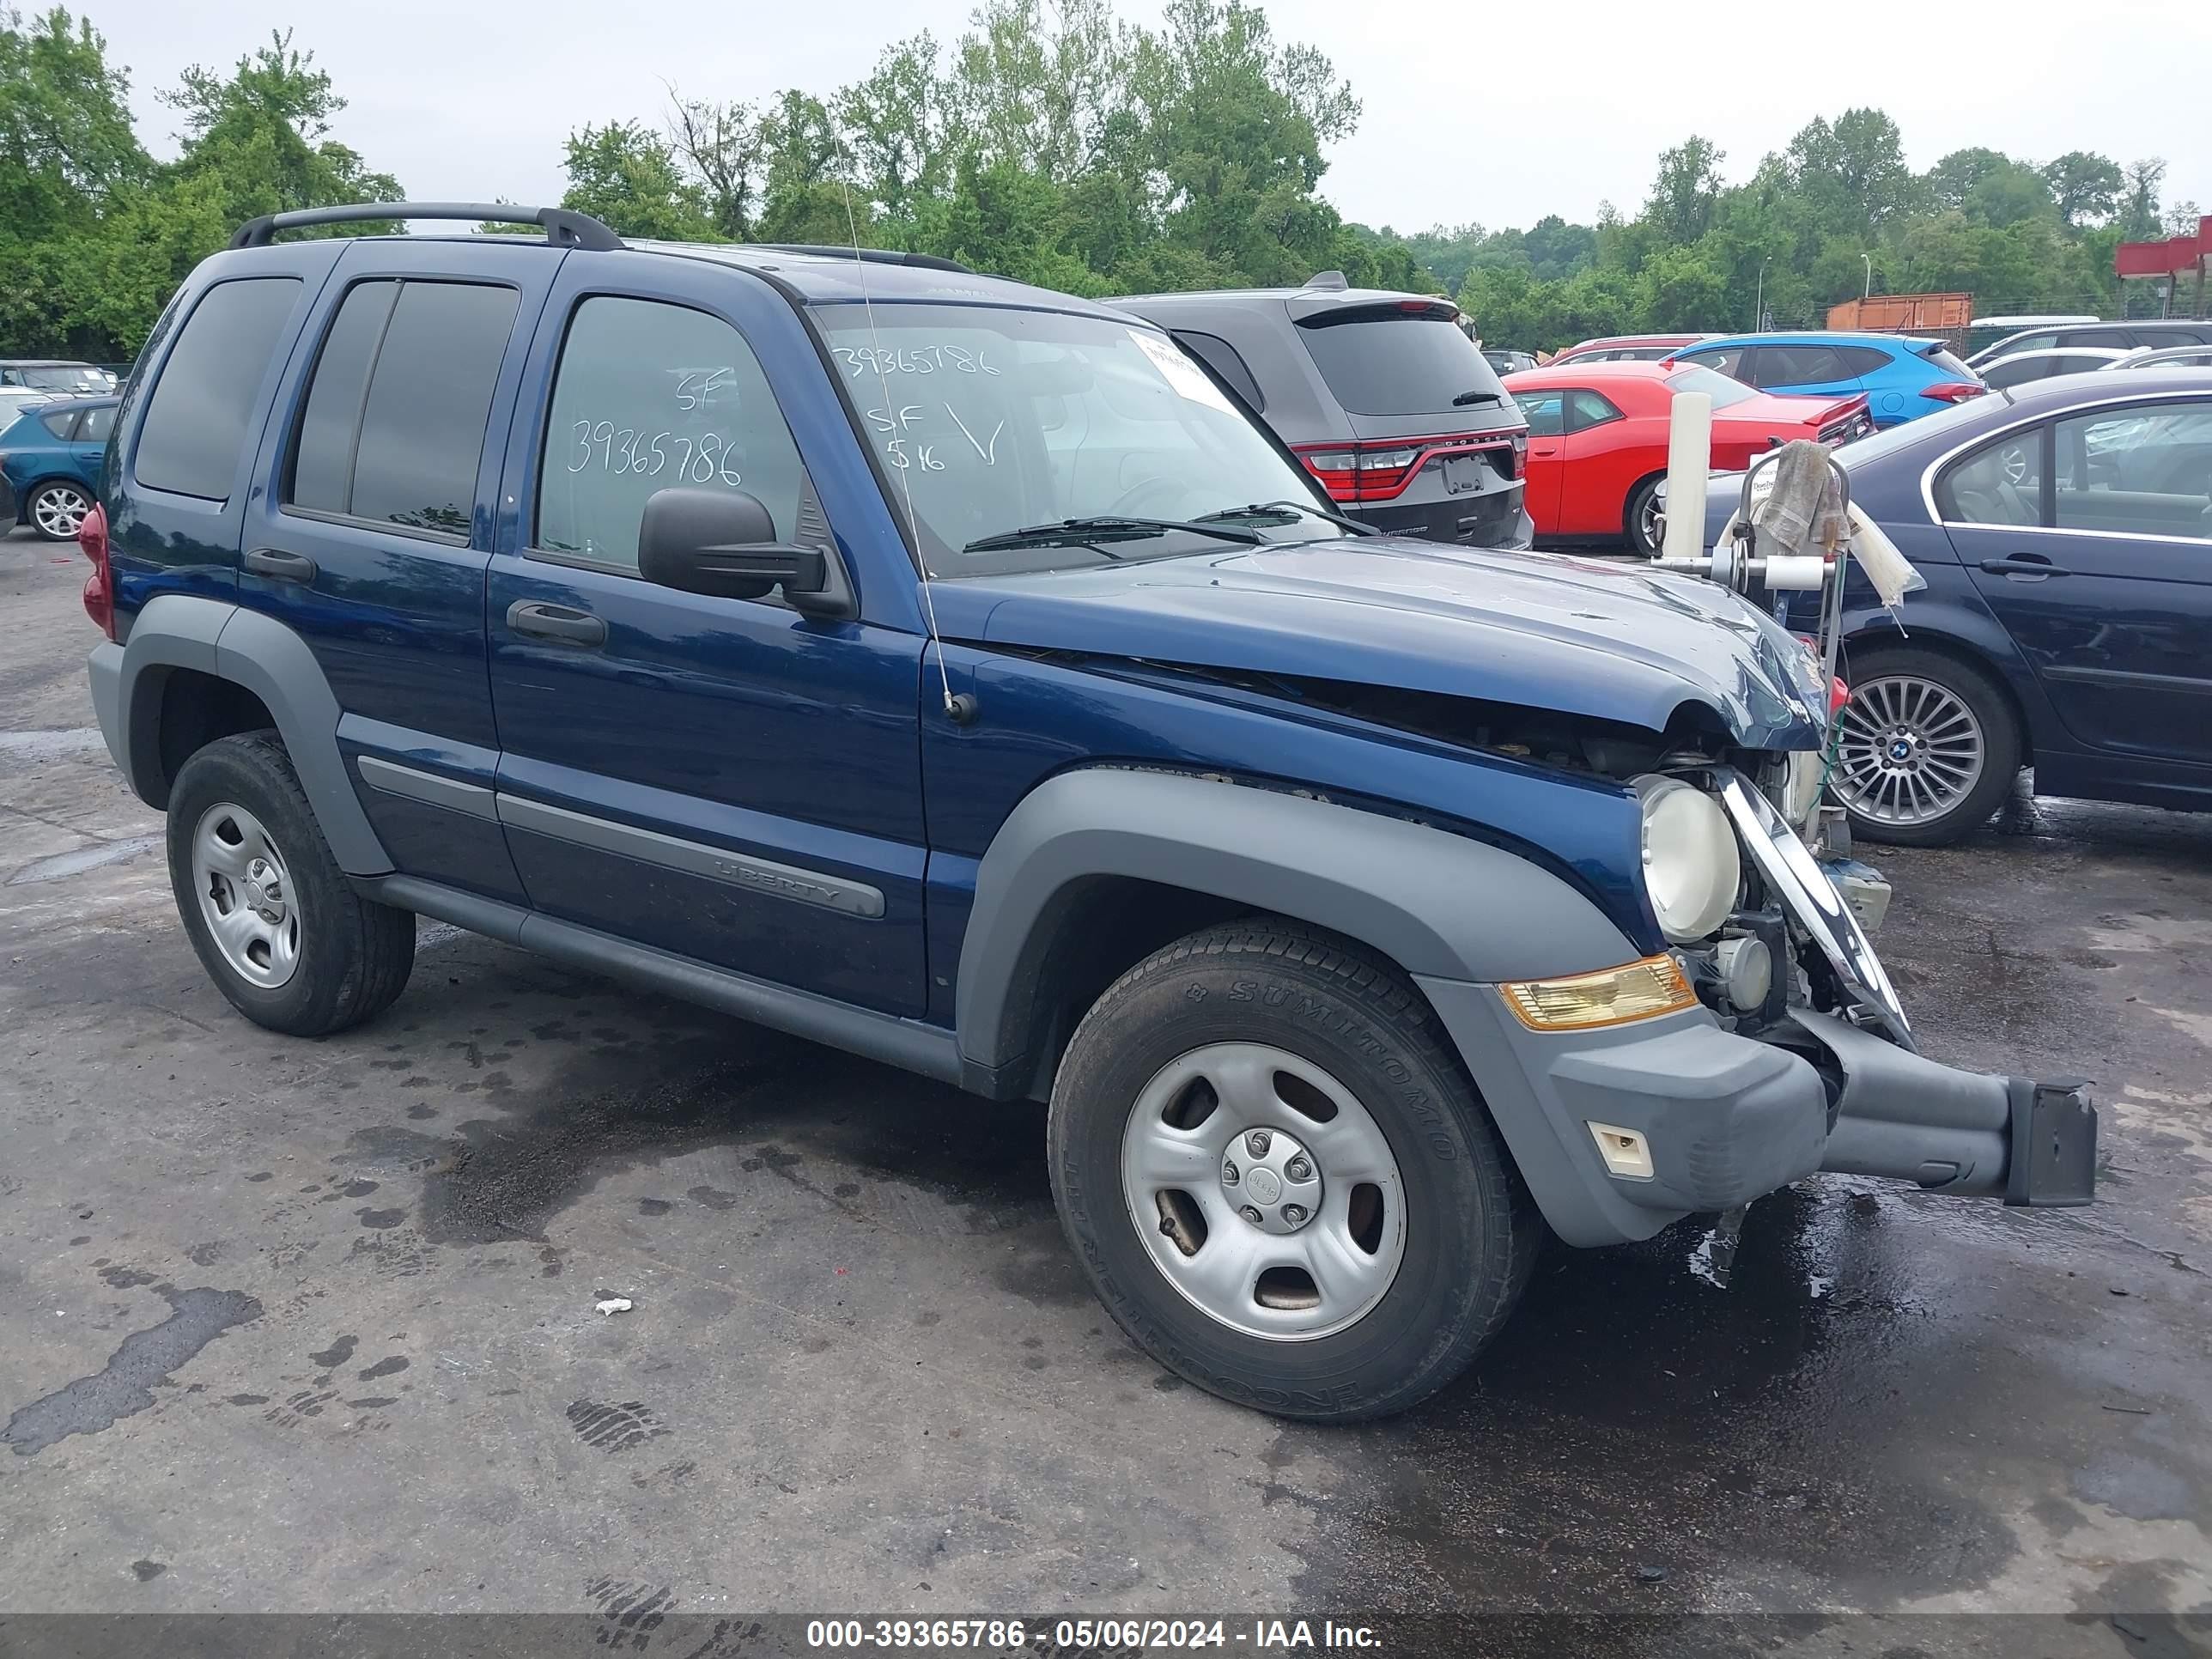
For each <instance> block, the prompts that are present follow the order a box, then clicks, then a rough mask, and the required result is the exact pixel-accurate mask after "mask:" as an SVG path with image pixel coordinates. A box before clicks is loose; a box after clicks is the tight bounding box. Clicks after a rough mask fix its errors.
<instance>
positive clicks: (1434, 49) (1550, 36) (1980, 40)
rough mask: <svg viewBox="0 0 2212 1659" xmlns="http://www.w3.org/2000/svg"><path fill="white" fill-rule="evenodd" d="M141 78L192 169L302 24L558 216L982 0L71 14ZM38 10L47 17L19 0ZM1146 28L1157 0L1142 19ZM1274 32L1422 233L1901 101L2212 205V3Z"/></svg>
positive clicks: (374, 140) (1920, 124)
mask: <svg viewBox="0 0 2212 1659" xmlns="http://www.w3.org/2000/svg"><path fill="white" fill-rule="evenodd" d="M23 3H24V4H25V7H26V9H32V8H33V6H35V5H40V4H42V3H43V0H23ZM72 3H74V4H76V6H77V7H79V8H80V9H88V12H89V15H90V16H91V18H92V20H93V21H94V25H95V26H96V27H99V28H100V30H101V31H102V33H105V34H106V36H107V40H108V44H109V48H110V52H111V54H112V58H113V59H114V60H115V61H118V62H121V63H123V64H128V65H129V66H130V68H131V71H132V78H133V93H132V96H133V101H134V103H135V104H136V106H137V111H138V114H139V119H140V131H141V132H142V134H143V136H144V137H146V139H147V141H148V142H149V144H150V145H151V146H152V147H153V148H154V149H155V151H156V152H157V153H159V154H164V155H166V154H169V153H172V152H173V143H172V142H171V134H172V133H173V130H174V127H175V121H174V118H173V112H172V111H170V110H168V109H167V107H165V106H161V105H159V104H158V103H157V102H156V101H155V98H154V94H155V91H156V90H157V89H158V88H162V87H165V86H168V85H171V84H173V82H174V81H175V79H176V76H177V73H178V71H179V70H181V69H182V68H184V67H185V65H186V64H193V63H202V64H210V65H225V66H227V65H228V64H230V63H231V62H232V61H233V60H234V59H235V58H237V57H238V56H239V55H240V53H241V52H246V51H247V50H249V49H250V48H252V46H255V45H256V44H258V42H260V41H261V40H265V39H266V38H267V35H268V33H269V31H270V29H271V28H272V27H286V26H289V27H293V28H294V29H295V45H297V46H304V47H307V48H310V49H312V50H313V52H314V54H315V57H316V60H317V62H318V63H319V64H321V65H322V66H323V67H325V68H326V69H328V70H330V72H331V76H333V78H334V80H335V82H336V84H337V90H338V91H339V92H340V93H341V94H343V96H344V97H345V98H346V99H347V100H349V108H348V109H347V110H346V112H344V114H343V115H342V116H341V117H340V118H339V121H338V125H337V129H336V131H337V137H340V138H342V139H343V141H344V142H345V143H349V144H351V145H352V146H353V147H354V148H355V149H358V150H360V151H361V152H362V154H363V155H364V156H366V157H367V158H368V161H369V162H370V163H371V164H372V165H373V166H375V167H380V168H382V169H384V170H386V171H387V172H390V173H394V174H396V175H397V176H398V179H399V180H400V182H401V183H402V184H403V185H404V186H405V187H406V189H407V191H408V193H409V194H410V196H412V197H415V198H416V199H417V200H435V199H441V198H442V199H447V200H454V199H459V200H487V201H488V200H490V199H492V198H494V197H506V198H507V199H508V200H511V201H518V202H532V203H542V202H551V201H556V200H557V199H558V198H559V197H560V194H561V190H562V178H561V171H560V153H561V141H562V137H564V136H565V135H566V134H567V133H568V131H569V130H570V129H571V128H573V127H575V126H579V125H582V124H584V123H585V122H587V121H605V120H609V119H615V118H624V117H631V116H646V117H653V116H657V115H658V114H659V112H660V111H661V110H662V109H663V108H664V107H665V103H666V94H665V88H664V87H663V84H662V83H663V82H664V81H673V82H675V83H676V85H677V86H678V87H679V88H681V89H682V90H683V91H684V92H685V93H686V94H691V95H695V96H701V97H713V98H750V99H757V98H761V97H764V96H766V95H768V94H771V93H773V92H775V90H776V89H777V88H781V87H786V86H799V87H803V88H806V89H808V90H809V91H812V92H815V93H817V94H828V93H829V92H830V91H832V90H833V89H834V88H836V87H838V86H840V85H842V84H843V83H844V82H848V81H850V80H853V79H854V78H856V77H857V76H860V75H861V74H864V73H865V72H866V70H867V69H868V68H869V66H870V65H871V64H872V63H873V61H874V59H875V57H876V54H877V53H878V52H879V51H880V50H881V49H882V48H883V46H885V45H886V44H888V43H889V42H890V41H892V40H897V39H900V38H902V37H904V36H906V35H908V34H911V33H915V32H916V31H918V30H921V29H924V28H927V29H930V30H933V32H934V33H936V34H937V35H938V37H939V40H945V41H950V40H952V39H954V38H956V37H957V35H958V34H959V33H960V32H961V30H962V28H963V26H964V24H965V22H966V19H967V15H968V12H969V8H970V4H971V3H972V0H903V3H896V4H895V3H890V0H836V4H835V6H834V9H833V8H832V7H831V6H830V5H827V4H823V3H818V0H817V3H795V4H794V3H776V4H768V3H759V0H713V3H710V0H649V3H639V0H629V3H616V0H435V3H433V0H385V3H380V4H373V3H358V4H350V3H349V4H346V5H343V6H340V5H337V4H331V3H328V0H322V3H317V0H307V3H301V0H199V3H180V0H72ZM1122 9H1123V12H1124V15H1127V16H1128V17H1129V18H1131V19H1132V20H1134V21H1147V22H1149V21H1153V20H1155V19H1156V18H1157V17H1158V0H1124V3H1123V8H1122ZM1267 12H1268V14H1269V15H1270V17H1271V18H1272V19H1273V23H1274V27H1275V32H1276V33H1277V35H1278V37H1279V39H1282V40H1304V41H1309V42H1311V43H1312V44H1314V45H1316V46H1319V47H1321V48H1322V50H1323V51H1324V52H1328V54H1329V56H1330V57H1331V58H1334V60H1335V64H1336V67H1337V70H1338V71H1339V72H1340V74H1342V75H1344V76H1346V78H1347V79H1349V80H1350V82H1352V88H1353V90H1354V91H1355V92H1357V93H1358V95H1359V96H1360V98H1361V99H1362V100H1364V103H1365V106H1366V112H1365V115H1364V118H1362V120H1361V122H1360V125H1359V131H1358V133H1357V135H1356V136H1355V137H1352V139H1350V140H1349V141H1347V142H1346V143H1342V144H1340V145H1339V146H1338V147H1337V148H1336V149H1335V150H1334V153H1333V155H1331V157H1330V160H1331V166H1330V168H1329V172H1328V177H1327V179H1325V180H1324V181H1323V184H1322V189H1323V190H1324V191H1326V192H1327V194H1328V196H1329V197H1330V198H1331V199H1332V200H1334V202H1335V203H1336V204H1337V206H1338V208H1339V209H1340V210H1341V211H1342V212H1343V213H1344V215H1345V216H1346V217H1347V218H1352V219H1358V220H1362V221H1364V222H1367V223H1370V224H1376V225H1382V224H1389V225H1393V226H1395V227H1396V228H1398V229H1400V230H1401V231H1414V230H1421V229H1425V228H1427V227H1429V226H1430V225H1431V224H1437V223H1443V224H1457V223H1462V222H1468V221H1473V222H1478V223H1480V224H1482V225H1484V226H1486V227H1488V228H1492V229H1497V228H1504V227H1506V226H1521V227H1526V226H1527V225H1528V224H1529V223H1530V222H1533V221H1534V220H1535V219H1537V218H1539V217H1541V216H1542V215H1544V214H1546V213H1559V214H1561V215H1564V216H1566V217H1567V218H1570V219H1581V220H1587V219H1589V218H1590V217H1591V216H1593V215H1594V214H1595V212H1596V211H1597V207H1598V204H1599V203H1600V202H1601V201H1606V200H1610V201H1612V202H1613V203H1614V204H1616V205H1618V206H1619V207H1620V208H1621V210H1623V211H1624V212H1632V211H1633V210H1635V208H1636V206H1637V205H1638V204H1639V203H1640V202H1641V201H1642V200H1643V197H1644V191H1645V189H1646V187H1647V186H1648V185H1649V183H1650V177H1651V173H1652V166H1653V162H1654V160H1655V159H1656V156H1657V155H1658V152H1659V151H1660V150H1661V149H1664V148H1666V147H1667V146H1668V145H1670V144H1673V143H1679V142H1680V140H1681V138H1682V137H1684V136H1685V135H1686V134H1688V133H1691V132H1700V133H1703V134H1705V136H1706V137H1710V138H1711V139H1712V140H1713V141H1714V142H1715V143H1718V144H1719V145H1720V147H1721V148H1722V149H1723V151H1725V152H1726V154H1727V158H1728V159H1727V162H1726V171H1727V173H1728V174H1729V178H1730V179H1740V178H1741V177H1743V176H1745V175H1746V174H1747V173H1749V171H1750V170H1751V169H1752V167H1754V166H1755V165H1756V164H1757V162H1758V161H1759V157H1760V155H1763V154H1765V152H1766V151H1768V150H1771V149H1779V148H1780V147H1781V146H1782V145H1784V143H1787V142H1788V140H1789V137H1790V134H1791V133H1793V132H1795V131H1796V130H1797V129H1798V128H1799V127H1800V126H1802V125H1803V124H1804V123H1805V122H1806V121H1808V120H1809V119H1810V118H1812V117H1814V115H1828V116H1831V117H1832V116H1834V115H1836V114H1838V113H1839V112H1842V111H1843V110H1844V109H1846V108H1849V107H1850V106H1853V105H1857V104H1872V105H1875V106H1878V107H1880V108H1881V109H1884V110H1887V112H1889V113H1890V115H1891V116H1893V118H1895V119H1896V120H1897V122H1898V124H1899V126H1900V127H1901V128H1902V129H1903V131H1904V136H1905V155H1906V159H1907V160H1908V161H1910V162H1911V164H1912V165H1913V166H1914V167H1917V168H1925V167H1928V166H1929V165H1930V164H1932V163H1933V162H1934V161H1936V159H1937V158H1938V157H1939V156H1942V155H1944V154H1945V153H1946V152H1948V151H1950V150H1953V149H1959V148H1960V147H1962V146H1965V145H1969V144H1986V145H1989V146H1990V147H1991V148H1993V149H2001V150H2003V151H2005V152H2007V153H2008V154H2010V155H2019V156H2023V157H2026V158H2027V159H2029V160H2032V161H2047V160H2048V159H2050V158H2051V156H2053V155H2058V154H2060V153H2062V152H2063V151H2066V150H2069V149H2092V150H2099V151H2102V152H2103V153H2104V154H2106V155H2110V156H2112V158H2113V159H2115V160H2116V161H2119V162H2121V163H2122V164H2125V163H2126V162H2128V161H2132V160H2134V159H2136V157H2139V156H2147V155H2162V156H2164V157H2166V160H2167V161H2168V162H2169V163H2170V167H2169V171H2168V173H2167V175H2166V191H2165V195H2166V204H2167V205H2168V206H2169V207H2171V206H2172V204H2175V203H2177V202H2179V201H2181V200H2184V199H2188V200H2194V201H2197V202H2199V203H2202V204H2204V205H2205V207H2206V210H2208V211H2212V144H2208V143H2207V142H2206V136H2207V134H2208V133H2212V123H2208V121H2207V119H2206V116H2205V110H2206V107H2207V106H2206V100H2205V90H2204V82H2203V71H2204V66H2205V64H2207V63H2208V62H2212V7H2207V6H2203V5H2198V4H2191V3H2186V0H2102V3H2100V4H2099V5H2098V6H2096V7H2095V8H2094V9H2093V22H2092V23H2091V24H2090V25H2089V26H2088V27H2083V25H2082V23H2081V17H2082V12H2081V8H2080V7H2079V6H2078V5H2075V4H2070V3H2069V4H2068V5H2066V6H2064V7H2063V8H2062V7H2061V6H2060V5H2058V4H2057V3H2054V0H2004V3H1995V0H1948V3H1944V4H1932V5H1929V6H1925V7H1922V8H1917V9H1916V8H1911V7H1902V8H1901V7H1899V6H1895V5H1890V4H1878V5H1852V4H1840V3H1838V4H1826V5H1776V6H1772V7H1770V8H1751V7H1746V6H1743V5H1740V4H1732V5H1723V4H1720V3H1717V0H1694V3H1682V0H1675V3H1673V4H1671V5H1670V4H1666V3H1659V4H1653V3H1650V0H1568V3H1541V0H1540V3H1537V4H1534V5H1509V4H1495V5H1492V4H1480V5H1479V4H1476V3H1474V0H1420V3H1408V0H1268V3H1267Z"/></svg>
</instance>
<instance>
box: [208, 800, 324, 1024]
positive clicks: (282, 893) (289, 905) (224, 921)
mask: <svg viewBox="0 0 2212 1659" xmlns="http://www.w3.org/2000/svg"><path fill="white" fill-rule="evenodd" d="M192 885H193V888H194V890H196V891H197V893H198V895H199V902H200V915H201V916H202V918H203V919H204V921H206V922H207V927H208V932H209V933H210V935H211V936H212V937H213V938H214V939H215V943H216V949H217V950H219V951H222V958H223V960H224V961H225V962H226V963H228V964H229V965H230V967H231V969H233V970H234V972H235V973H236V974H237V975H239V977H240V978H241V979H243V980H245V981H246V982H247V983H249V984H252V985H258V986H259V987H261V988H262V989H264V990H269V991H273V990H275V989H276V987H278V986H280V985H283V983H284V982H285V981H288V980H289V979H290V978H291V977H292V975H293V972H294V970H295V969H297V968H298V967H299V965H300V922H301V916H300V899H299V895H298V894H297V893H296V892H295V890H294V889H293V885H292V878H291V875H290V873H289V872H288V871H287V870H286V869H285V867H284V855H283V854H282V853H280V852H278V851H277V850H276V843H275V842H272V841H270V839H269V832H268V831H267V830H266V829H263V828H262V827H261V820H260V819H258V818H257V817H254V816H253V814H252V813H251V812H249V811H246V809H245V808H244V807H242V806H234V805H231V804H230V803H229V802H228V801H222V802H218V803H217V804H216V805H213V806H210V807H209V808H208V809H207V811H204V812H203V813H201V814H200V821H199V823H198V825H197V827H196V828H195V829H193V831H192Z"/></svg>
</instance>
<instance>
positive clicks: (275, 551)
mask: <svg viewBox="0 0 2212 1659" xmlns="http://www.w3.org/2000/svg"><path fill="white" fill-rule="evenodd" d="M244 562H245V565H246V568H247V569H248V570H250V571H252V573H253V574H255V575H257V576H268V577H270V578H272V579H273V580H276V581H280V582H311V581H313V580H315V562H314V561H313V559H311V558H309V557H308V556H307V555H306V554H304V553H287V552H285V551H284V550H283V549H282V548H278V547H257V548H255V549H254V550H252V552H251V553H248V554H247V555H246V558H245V561H244Z"/></svg>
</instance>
